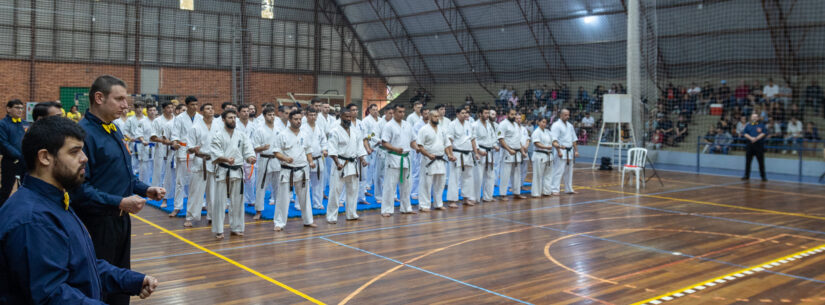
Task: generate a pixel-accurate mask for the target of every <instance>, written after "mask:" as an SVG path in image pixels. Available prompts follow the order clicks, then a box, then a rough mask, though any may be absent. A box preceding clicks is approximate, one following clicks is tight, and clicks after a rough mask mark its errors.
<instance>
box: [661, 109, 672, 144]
mask: <svg viewBox="0 0 825 305" xmlns="http://www.w3.org/2000/svg"><path fill="white" fill-rule="evenodd" d="M657 127H658V131H661V132H662V140H663V143H666V144H668V145H673V134H675V132H674V128H673V121H671V120H670V119H668V118H667V116H662V117H661V118H659V123H658V126H657Z"/></svg>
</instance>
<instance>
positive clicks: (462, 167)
mask: <svg viewBox="0 0 825 305" xmlns="http://www.w3.org/2000/svg"><path fill="white" fill-rule="evenodd" d="M453 152H457V153H460V154H462V155H466V154H469V153H472V151H470V150H460V149H455V148H453ZM459 159H461V171H462V172H463V171H464V157H463V156H462V157H461V158H459Z"/></svg>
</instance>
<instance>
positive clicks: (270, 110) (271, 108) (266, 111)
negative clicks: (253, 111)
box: [261, 106, 275, 115]
mask: <svg viewBox="0 0 825 305" xmlns="http://www.w3.org/2000/svg"><path fill="white" fill-rule="evenodd" d="M270 112H275V107H272V106H268V107H264V111H261V113H262V114H263V115H266V114H267V113H270Z"/></svg>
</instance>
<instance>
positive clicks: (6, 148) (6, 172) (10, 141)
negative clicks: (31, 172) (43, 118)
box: [0, 99, 26, 206]
mask: <svg viewBox="0 0 825 305" xmlns="http://www.w3.org/2000/svg"><path fill="white" fill-rule="evenodd" d="M23 108H24V107H23V102H21V101H20V100H17V99H15V100H11V101H9V102H8V103H6V113H8V115H6V117H5V118H3V120H0V153H2V154H3V161H2V162H0V171H2V176H1V177H2V178H0V206H3V203H5V202H6V199H9V196H10V195H11V190H12V189H13V188H14V184H15V182H17V179H18V178H17V177H19V178H20V179H22V178H23V173H24V170H25V166H23V155H22V154H21V153H20V145H21V143H22V141H23V134H24V133H26V131H25V130H24V129H23V123H22V119H21V117H22V116H23Z"/></svg>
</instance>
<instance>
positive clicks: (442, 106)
mask: <svg viewBox="0 0 825 305" xmlns="http://www.w3.org/2000/svg"><path fill="white" fill-rule="evenodd" d="M441 108H447V105H444V104H438V105H435V108H434V109H435V110H439V109H441Z"/></svg>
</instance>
